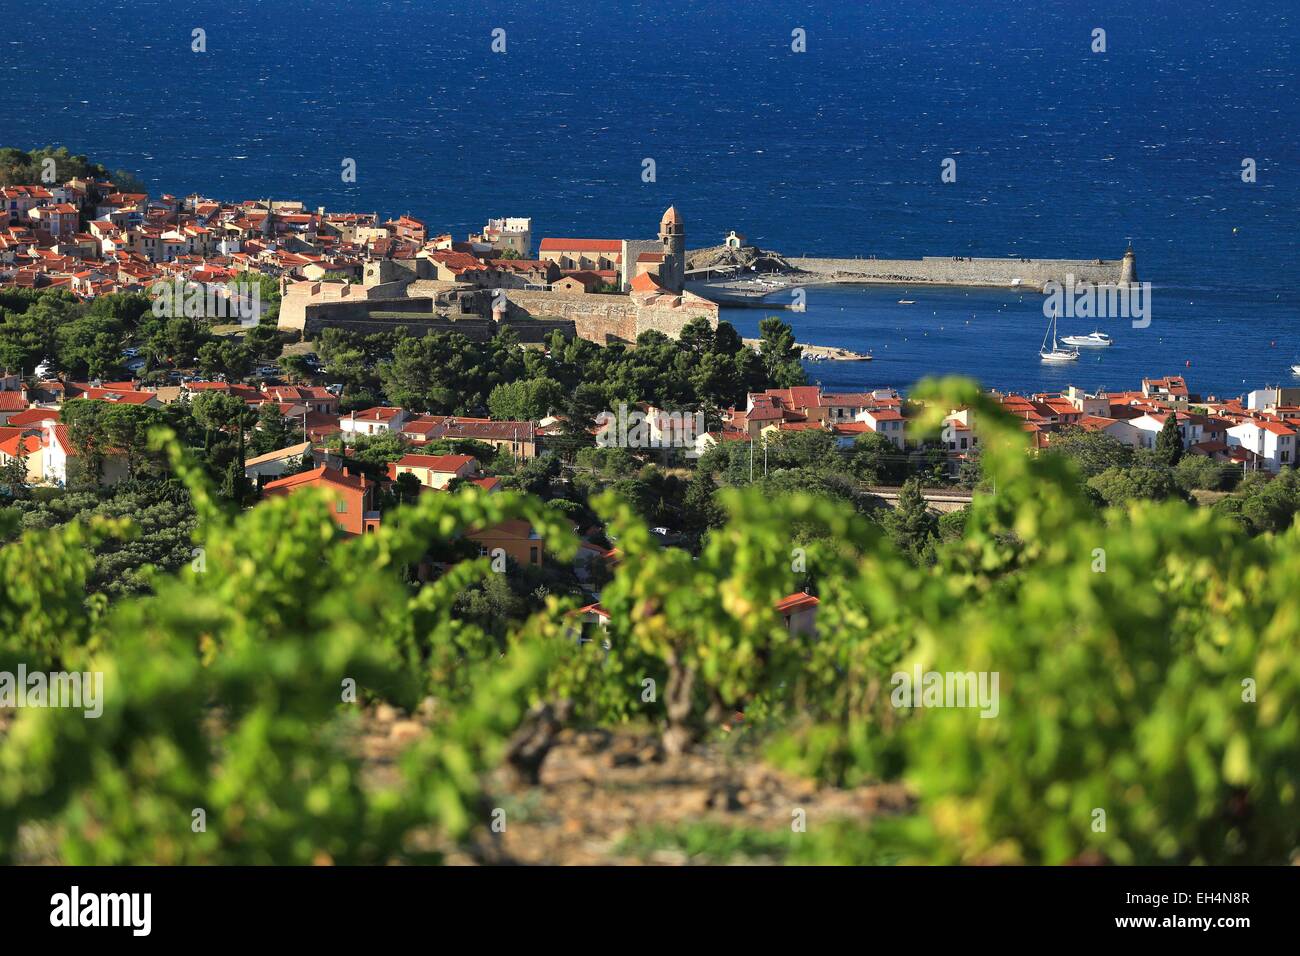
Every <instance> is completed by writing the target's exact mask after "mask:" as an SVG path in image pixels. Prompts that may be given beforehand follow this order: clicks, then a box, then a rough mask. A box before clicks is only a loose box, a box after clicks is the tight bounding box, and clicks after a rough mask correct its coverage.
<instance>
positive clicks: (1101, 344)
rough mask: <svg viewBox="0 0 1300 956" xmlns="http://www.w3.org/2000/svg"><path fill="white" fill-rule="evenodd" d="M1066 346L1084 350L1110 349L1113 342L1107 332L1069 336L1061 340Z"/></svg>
mask: <svg viewBox="0 0 1300 956" xmlns="http://www.w3.org/2000/svg"><path fill="white" fill-rule="evenodd" d="M1061 341H1062V342H1064V343H1065V344H1066V345H1073V346H1075V347H1076V348H1082V349H1104V348H1109V347H1110V345H1111V342H1112V341H1113V340H1112V339H1111V337H1110V336H1109V335H1107V334H1106V333H1105V332H1096V331H1094V332H1089V333H1088V334H1087V335H1067V336H1065V337H1064V338H1062V339H1061Z"/></svg>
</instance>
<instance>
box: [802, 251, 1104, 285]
mask: <svg viewBox="0 0 1300 956" xmlns="http://www.w3.org/2000/svg"><path fill="white" fill-rule="evenodd" d="M787 261H788V262H789V263H790V265H791V266H793V267H794V268H796V269H801V270H803V271H805V272H810V273H816V274H819V275H820V276H821V277H824V278H837V279H840V280H842V281H863V282H890V283H894V282H897V283H902V284H912V283H915V284H922V283H935V284H940V285H965V286H1010V285H1012V284H1013V282H1014V280H1016V279H1019V280H1020V284H1021V285H1024V286H1028V287H1031V288H1035V289H1041V288H1042V287H1043V285H1044V284H1046V283H1047V282H1049V281H1052V280H1055V281H1057V282H1064V281H1065V277H1066V276H1067V275H1073V276H1074V278H1075V279H1076V280H1077V281H1080V282H1083V281H1087V282H1093V283H1099V284H1100V283H1118V282H1119V281H1120V270H1121V267H1122V264H1123V263H1122V260H1120V259H1108V260H1100V261H1099V260H1097V259H1031V260H1029V261H1027V262H1022V261H1021V260H1019V259H992V258H988V259H957V260H954V259H952V258H944V257H941V256H928V257H925V258H922V259H818V258H792V259H789V260H787Z"/></svg>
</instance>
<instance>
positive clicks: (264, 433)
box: [249, 402, 297, 455]
mask: <svg viewBox="0 0 1300 956" xmlns="http://www.w3.org/2000/svg"><path fill="white" fill-rule="evenodd" d="M296 438H297V436H296V435H295V434H294V432H293V424H292V423H291V422H290V421H289V420H288V419H286V418H285V417H284V413H283V412H281V411H280V406H279V405H277V404H276V403H275V402H263V403H262V405H261V407H259V408H258V410H257V431H255V432H253V435H252V438H251V440H250V442H249V444H250V445H251V446H252V452H253V454H254V455H265V454H266V453H267V452H272V451H279V450H280V449H281V448H287V447H289V446H290V445H294V444H297V441H296V440H295V439H296Z"/></svg>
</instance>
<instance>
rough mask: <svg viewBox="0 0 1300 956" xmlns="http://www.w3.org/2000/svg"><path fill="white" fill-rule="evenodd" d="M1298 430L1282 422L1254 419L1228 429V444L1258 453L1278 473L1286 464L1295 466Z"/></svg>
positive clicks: (1265, 464) (1268, 466) (1267, 466)
mask: <svg viewBox="0 0 1300 956" xmlns="http://www.w3.org/2000/svg"><path fill="white" fill-rule="evenodd" d="M1295 436H1296V431H1295V429H1294V428H1292V427H1291V426H1290V425H1283V424H1282V423H1281V422H1273V421H1263V420H1261V419H1253V420H1251V421H1244V422H1241V423H1240V424H1237V425H1233V426H1232V427H1231V428H1229V429H1228V444H1229V445H1240V446H1241V447H1243V448H1245V449H1247V450H1248V451H1253V452H1254V453H1255V454H1256V455H1258V456H1259V457H1260V459H1261V461H1262V463H1263V465H1264V467H1265V468H1267V469H1268V470H1269V471H1271V472H1273V473H1274V474H1276V473H1277V472H1278V471H1280V470H1281V469H1282V468H1283V467H1284V466H1294V465H1295V460H1296V458H1295V456H1296V440H1295Z"/></svg>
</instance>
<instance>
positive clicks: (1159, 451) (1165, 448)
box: [1156, 412, 1183, 468]
mask: <svg viewBox="0 0 1300 956" xmlns="http://www.w3.org/2000/svg"><path fill="white" fill-rule="evenodd" d="M1156 457H1157V458H1159V459H1160V461H1161V462H1162V463H1163V464H1164V465H1165V466H1166V467H1168V468H1172V467H1174V465H1176V464H1178V459H1180V458H1182V457H1183V433H1182V430H1181V429H1179V427H1178V415H1177V413H1176V412H1170V413H1169V414H1168V415H1166V416H1165V423H1164V425H1163V426H1161V428H1160V434H1159V435H1157V436H1156Z"/></svg>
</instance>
